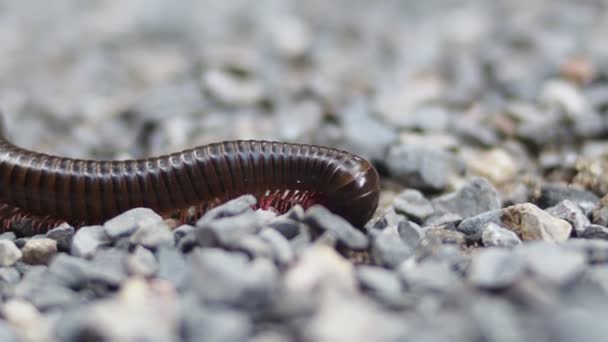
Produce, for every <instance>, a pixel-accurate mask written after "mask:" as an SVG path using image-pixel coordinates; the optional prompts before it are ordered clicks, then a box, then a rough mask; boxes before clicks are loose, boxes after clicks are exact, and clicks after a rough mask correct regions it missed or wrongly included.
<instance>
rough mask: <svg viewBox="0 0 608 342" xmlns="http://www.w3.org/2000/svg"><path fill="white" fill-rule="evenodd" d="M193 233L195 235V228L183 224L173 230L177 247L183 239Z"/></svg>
mask: <svg viewBox="0 0 608 342" xmlns="http://www.w3.org/2000/svg"><path fill="white" fill-rule="evenodd" d="M191 233H194V227H192V226H191V225H188V224H182V225H181V226H179V227H177V228H175V229H173V237H174V239H175V244H176V245H177V244H178V243H179V241H180V240H181V239H182V238H184V237H185V236H186V235H188V234H191Z"/></svg>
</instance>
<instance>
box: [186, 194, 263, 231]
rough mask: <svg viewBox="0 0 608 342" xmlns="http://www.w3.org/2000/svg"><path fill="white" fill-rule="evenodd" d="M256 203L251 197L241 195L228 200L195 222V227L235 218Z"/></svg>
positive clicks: (249, 209)
mask: <svg viewBox="0 0 608 342" xmlns="http://www.w3.org/2000/svg"><path fill="white" fill-rule="evenodd" d="M256 203H257V200H256V199H255V197H253V196H252V195H243V196H240V197H237V198H235V199H233V200H230V201H228V202H226V203H224V204H222V205H220V206H217V207H215V208H213V209H211V210H209V211H208V212H206V213H205V215H203V217H201V218H200V219H199V220H198V221H197V222H196V226H197V227H200V226H202V225H204V224H205V223H208V222H211V221H213V220H217V219H221V218H224V217H230V216H237V215H240V214H243V213H245V212H248V211H251V207H252V206H254V205H255V204H256Z"/></svg>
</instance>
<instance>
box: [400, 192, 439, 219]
mask: <svg viewBox="0 0 608 342" xmlns="http://www.w3.org/2000/svg"><path fill="white" fill-rule="evenodd" d="M393 208H395V211H396V212H397V213H400V214H403V215H405V216H407V218H409V219H410V220H412V221H414V222H416V223H421V222H423V221H424V220H425V219H426V218H427V217H429V216H431V215H432V214H433V213H434V212H435V209H434V208H433V205H432V204H431V202H430V201H429V200H427V199H426V198H425V197H424V195H423V194H422V193H421V192H420V191H418V190H415V189H407V190H404V191H403V192H401V193H400V194H399V195H397V196H396V197H395V199H394V200H393Z"/></svg>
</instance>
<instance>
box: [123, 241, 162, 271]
mask: <svg viewBox="0 0 608 342" xmlns="http://www.w3.org/2000/svg"><path fill="white" fill-rule="evenodd" d="M125 266H126V268H127V272H128V273H129V274H130V275H139V276H143V277H150V276H153V275H155V274H156V272H157V271H158V262H157V261H156V258H155V257H154V254H153V253H152V252H150V250H148V249H146V248H145V247H142V246H137V247H135V251H133V253H132V254H131V255H129V256H128V257H127V259H126V264H125Z"/></svg>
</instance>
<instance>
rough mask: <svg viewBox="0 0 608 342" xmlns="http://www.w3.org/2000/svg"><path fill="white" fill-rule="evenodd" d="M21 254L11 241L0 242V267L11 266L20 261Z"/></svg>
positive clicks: (3, 240)
mask: <svg viewBox="0 0 608 342" xmlns="http://www.w3.org/2000/svg"><path fill="white" fill-rule="evenodd" d="M22 256H23V253H21V250H19V248H17V246H15V244H14V243H13V241H11V240H6V239H2V240H0V266H12V265H14V264H15V262H17V261H18V260H20V259H21V257H22Z"/></svg>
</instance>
